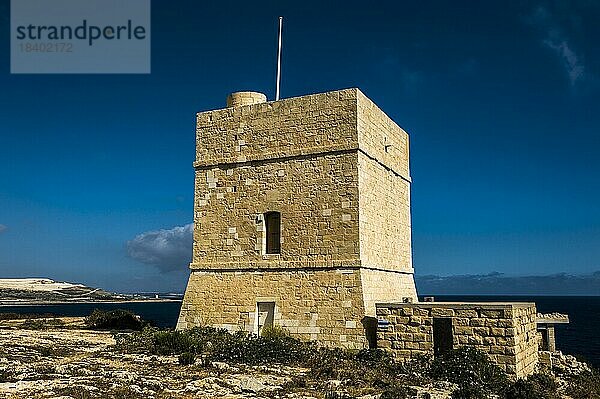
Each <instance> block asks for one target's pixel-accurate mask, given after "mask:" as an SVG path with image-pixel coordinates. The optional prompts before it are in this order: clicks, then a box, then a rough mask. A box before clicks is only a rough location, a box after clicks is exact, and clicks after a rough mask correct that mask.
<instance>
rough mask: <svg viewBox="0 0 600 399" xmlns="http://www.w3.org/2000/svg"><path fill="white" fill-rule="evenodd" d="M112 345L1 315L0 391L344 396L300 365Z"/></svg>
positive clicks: (437, 392) (73, 326)
mask: <svg viewBox="0 0 600 399" xmlns="http://www.w3.org/2000/svg"><path fill="white" fill-rule="evenodd" d="M24 323H25V324H24ZM114 344H115V340H114V338H113V336H112V334H111V333H110V332H101V331H90V330H85V329H83V319H82V318H60V319H36V320H29V321H27V320H2V321H0V398H15V399H16V398H19V399H22V398H32V399H33V398H61V399H67V398H74V399H79V398H128V399H135V398H163V399H167V398H229V399H236V398H324V397H325V395H326V392H328V393H327V395H328V396H327V397H328V398H336V399H337V398H340V399H341V398H344V396H335V395H336V394H335V388H336V386H337V385H338V384H339V383H340V382H339V381H327V382H322V384H319V387H311V386H307V385H306V383H305V382H304V380H303V379H302V376H303V374H304V373H305V371H306V370H303V369H301V368H291V367H271V368H267V367H249V366H232V365H228V364H225V363H213V364H211V365H208V366H200V365H197V364H196V365H189V366H181V365H179V364H178V360H177V358H176V357H175V356H149V355H132V354H122V353H119V352H118V351H115V350H113V348H112V345H114ZM323 387H326V388H325V389H324V388H323ZM430 391H431V393H433V396H427V397H431V398H440V399H441V398H446V397H448V395H447V394H448V393H449V391H447V390H444V389H433V388H432V390H431V389H430ZM363 397H364V398H365V399H368V398H376V397H377V396H376V395H366V396H363ZM424 397H425V396H424Z"/></svg>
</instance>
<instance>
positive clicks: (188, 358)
mask: <svg viewBox="0 0 600 399" xmlns="http://www.w3.org/2000/svg"><path fill="white" fill-rule="evenodd" d="M178 360H179V364H180V365H182V366H187V365H189V364H194V362H195V361H196V355H194V354H193V353H190V352H183V353H182V354H181V355H179V358H178Z"/></svg>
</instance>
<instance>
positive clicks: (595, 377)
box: [568, 369, 600, 399]
mask: <svg viewBox="0 0 600 399" xmlns="http://www.w3.org/2000/svg"><path fill="white" fill-rule="evenodd" d="M568 383H569V385H568V392H569V395H570V396H571V397H573V398H581V399H597V398H600V372H598V370H595V369H592V370H591V371H585V372H583V373H581V374H579V375H576V376H573V377H570V378H569V379H568Z"/></svg>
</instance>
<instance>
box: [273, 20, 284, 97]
mask: <svg viewBox="0 0 600 399" xmlns="http://www.w3.org/2000/svg"><path fill="white" fill-rule="evenodd" d="M282 31H283V17H279V45H278V47H277V89H276V90H275V101H278V100H279V86H280V84H281V34H282Z"/></svg>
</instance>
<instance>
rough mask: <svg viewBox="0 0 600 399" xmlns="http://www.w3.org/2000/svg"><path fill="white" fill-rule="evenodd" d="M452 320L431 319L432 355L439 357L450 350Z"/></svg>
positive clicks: (447, 318) (442, 318)
mask: <svg viewBox="0 0 600 399" xmlns="http://www.w3.org/2000/svg"><path fill="white" fill-rule="evenodd" d="M453 346H454V344H453V336H452V318H450V317H434V318H433V355H434V356H439V355H443V354H444V353H446V352H448V351H450V350H452V348H453Z"/></svg>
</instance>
